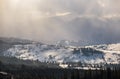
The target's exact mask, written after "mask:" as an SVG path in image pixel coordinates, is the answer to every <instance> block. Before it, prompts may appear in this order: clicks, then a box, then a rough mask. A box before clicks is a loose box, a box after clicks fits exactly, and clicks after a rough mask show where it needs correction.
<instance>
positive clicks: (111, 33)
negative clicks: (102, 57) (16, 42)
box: [0, 0, 120, 44]
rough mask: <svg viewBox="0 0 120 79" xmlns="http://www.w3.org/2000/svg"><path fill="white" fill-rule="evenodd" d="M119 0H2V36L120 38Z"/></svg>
mask: <svg viewBox="0 0 120 79" xmlns="http://www.w3.org/2000/svg"><path fill="white" fill-rule="evenodd" d="M119 5H120V1H119V0H90V1H89V0H0V37H15V38H24V39H30V40H36V41H43V42H54V41H58V40H75V41H76V40H81V42H82V41H87V42H90V43H93V44H96V43H97V44H102V43H117V42H120V31H119V30H120V7H119Z"/></svg>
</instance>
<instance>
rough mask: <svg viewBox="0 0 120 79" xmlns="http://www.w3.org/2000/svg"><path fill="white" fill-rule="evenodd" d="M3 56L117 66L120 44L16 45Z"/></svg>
mask: <svg viewBox="0 0 120 79" xmlns="http://www.w3.org/2000/svg"><path fill="white" fill-rule="evenodd" d="M2 53H3V55H4V56H8V57H17V58H19V59H23V60H28V59H29V60H39V61H41V62H51V63H55V62H57V63H78V62H80V63H87V64H106V63H107V64H110V63H112V64H119V63H120V44H110V45H106V44H105V45H93V46H84V47H75V46H56V45H47V44H36V43H33V44H25V45H23V44H18V45H13V46H12V47H10V48H9V49H7V50H5V51H4V52H2Z"/></svg>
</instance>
